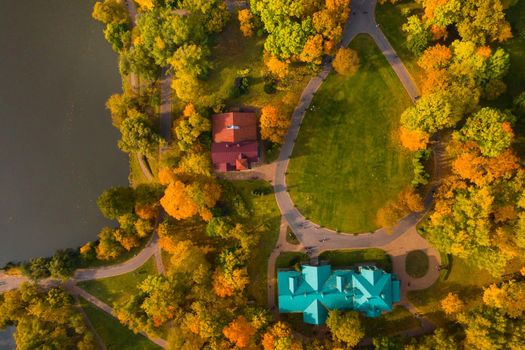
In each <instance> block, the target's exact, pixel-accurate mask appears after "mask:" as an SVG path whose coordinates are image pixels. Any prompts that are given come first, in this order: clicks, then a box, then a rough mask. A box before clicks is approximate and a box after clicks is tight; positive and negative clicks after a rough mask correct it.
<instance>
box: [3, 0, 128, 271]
mask: <svg viewBox="0 0 525 350" xmlns="http://www.w3.org/2000/svg"><path fill="white" fill-rule="evenodd" d="M94 2H95V1H92V0H46V1H43V0H0V267H1V266H3V265H4V264H5V263H6V262H8V261H11V260H22V259H27V258H30V257H34V256H42V255H51V254H52V253H53V252H54V251H55V250H56V249H58V248H66V247H76V246H78V245H80V244H83V243H84V242H86V241H88V240H94V239H96V235H97V233H98V231H99V230H100V228H101V227H102V226H103V225H105V224H107V222H106V220H105V219H104V218H103V217H102V216H101V215H100V213H99V211H98V208H97V206H96V199H97V197H98V196H99V194H100V193H101V192H102V191H103V190H104V189H106V188H108V187H111V186H116V185H126V184H127V176H128V161H127V157H126V155H125V154H123V153H122V152H121V151H120V150H119V149H118V148H117V145H116V143H117V140H118V137H119V135H118V131H117V130H116V129H114V128H113V127H112V126H111V120H110V117H109V113H108V112H107V111H106V110H105V107H104V103H105V101H106V99H107V98H108V97H109V96H110V95H111V94H113V93H115V92H119V91H120V90H121V86H120V78H119V75H118V67H117V57H116V55H115V54H114V53H113V52H112V51H111V48H110V46H109V44H107V43H106V42H105V40H104V37H103V33H102V26H101V25H100V24H99V23H97V22H95V21H94V20H92V19H91V9H92V7H93V4H94Z"/></svg>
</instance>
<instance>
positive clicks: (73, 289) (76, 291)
mask: <svg viewBox="0 0 525 350" xmlns="http://www.w3.org/2000/svg"><path fill="white" fill-rule="evenodd" d="M66 290H67V291H68V292H69V293H70V294H72V295H73V296H75V297H76V298H78V297H79V296H80V297H82V298H84V299H86V300H87V301H89V302H90V303H91V304H93V305H95V306H96V307H98V308H99V309H100V310H102V311H104V312H105V313H107V314H108V315H110V316H111V317H115V318H116V316H115V314H114V313H113V309H112V308H111V306H109V305H108V304H106V303H104V302H103V301H102V300H100V299H98V298H97V297H95V296H94V295H92V294H90V293H88V292H87V291H85V290H84V289H82V288H80V287H78V286H77V285H75V284H72V283H69V284H67V285H66ZM140 334H142V335H143V336H145V337H146V338H148V339H149V340H151V341H152V342H153V343H155V344H157V345H158V346H160V347H161V348H163V349H166V348H167V347H168V342H167V341H166V340H164V339H160V338H156V337H151V336H149V335H148V334H146V333H144V332H140Z"/></svg>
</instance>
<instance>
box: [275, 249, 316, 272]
mask: <svg viewBox="0 0 525 350" xmlns="http://www.w3.org/2000/svg"><path fill="white" fill-rule="evenodd" d="M308 260H309V259H308V256H307V255H306V254H305V253H300V252H282V253H281V254H280V255H279V256H278V257H277V260H276V261H275V267H276V268H278V269H284V268H288V267H294V265H295V264H297V263H301V262H308Z"/></svg>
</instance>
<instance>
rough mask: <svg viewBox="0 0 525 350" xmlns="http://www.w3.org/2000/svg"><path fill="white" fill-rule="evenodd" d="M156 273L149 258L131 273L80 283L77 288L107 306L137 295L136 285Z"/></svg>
mask: <svg viewBox="0 0 525 350" xmlns="http://www.w3.org/2000/svg"><path fill="white" fill-rule="evenodd" d="M156 273H157V270H156V267H155V260H154V259H153V257H151V258H150V259H149V260H148V261H146V263H145V264H144V265H142V266H141V267H139V268H138V269H137V270H135V271H133V272H130V273H127V274H124V275H120V276H115V277H109V278H102V279H99V280H93V281H86V282H81V283H79V286H80V287H81V288H83V289H85V290H86V291H87V292H89V293H91V294H93V295H94V296H96V297H97V298H99V299H100V300H102V301H103V302H105V303H107V304H108V305H112V304H113V303H115V302H117V301H119V300H122V299H125V298H128V297H130V296H132V295H135V294H137V293H138V288H137V286H138V284H140V282H142V281H143V280H144V279H146V277H147V276H148V275H152V274H156Z"/></svg>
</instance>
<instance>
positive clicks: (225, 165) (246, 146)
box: [211, 141, 259, 171]
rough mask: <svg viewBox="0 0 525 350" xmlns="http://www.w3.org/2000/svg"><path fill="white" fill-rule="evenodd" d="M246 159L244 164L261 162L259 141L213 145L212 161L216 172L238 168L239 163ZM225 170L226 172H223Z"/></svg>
mask: <svg viewBox="0 0 525 350" xmlns="http://www.w3.org/2000/svg"><path fill="white" fill-rule="evenodd" d="M239 158H241V159H245V161H243V164H245V165H247V166H248V167H249V166H250V163H254V162H257V161H258V160H259V143H258V142H257V141H245V142H240V143H235V144H231V143H212V145H211V159H212V162H213V166H214V168H215V170H218V171H226V170H234V169H236V168H237V161H238V160H239ZM223 169H224V170H223Z"/></svg>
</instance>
